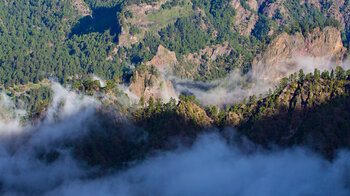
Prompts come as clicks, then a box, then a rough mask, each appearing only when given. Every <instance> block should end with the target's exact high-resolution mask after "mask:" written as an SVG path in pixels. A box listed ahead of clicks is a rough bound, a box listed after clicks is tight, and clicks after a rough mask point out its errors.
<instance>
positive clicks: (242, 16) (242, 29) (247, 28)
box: [230, 0, 259, 36]
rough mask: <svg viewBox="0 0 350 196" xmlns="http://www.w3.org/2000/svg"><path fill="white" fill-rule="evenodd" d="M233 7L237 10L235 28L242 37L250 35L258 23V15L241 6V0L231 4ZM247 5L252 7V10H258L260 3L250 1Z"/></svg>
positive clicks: (234, 0)
mask: <svg viewBox="0 0 350 196" xmlns="http://www.w3.org/2000/svg"><path fill="white" fill-rule="evenodd" d="M230 4H231V6H232V7H233V8H235V10H236V16H235V26H236V27H237V29H236V30H237V31H238V32H239V33H240V34H241V35H246V36H248V35H250V33H251V32H252V30H253V28H254V26H255V24H256V23H257V21H258V19H259V16H258V15H257V14H256V13H253V12H252V11H250V10H248V9H246V8H244V7H243V6H242V5H241V1H240V0H233V1H231V2H230ZM247 4H248V5H249V6H250V8H251V9H252V10H255V11H257V10H258V2H257V1H256V0H249V1H247Z"/></svg>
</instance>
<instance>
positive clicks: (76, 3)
mask: <svg viewBox="0 0 350 196" xmlns="http://www.w3.org/2000/svg"><path fill="white" fill-rule="evenodd" d="M72 6H73V9H74V10H76V11H78V14H79V15H81V16H87V15H91V10H90V8H89V6H88V5H86V3H85V2H84V1H83V0H73V1H72Z"/></svg>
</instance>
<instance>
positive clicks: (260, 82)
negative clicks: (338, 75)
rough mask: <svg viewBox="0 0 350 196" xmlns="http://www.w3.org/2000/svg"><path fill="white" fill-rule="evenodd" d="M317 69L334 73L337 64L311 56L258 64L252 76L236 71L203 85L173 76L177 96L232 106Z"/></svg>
mask: <svg viewBox="0 0 350 196" xmlns="http://www.w3.org/2000/svg"><path fill="white" fill-rule="evenodd" d="M341 66H343V67H344V68H346V69H348V68H350V62H349V61H345V62H343V64H342V65H341ZM315 68H317V69H319V70H321V71H322V70H331V69H335V64H334V62H332V60H331V59H329V58H326V57H324V58H315V57H308V56H295V57H293V58H291V59H286V60H282V61H280V62H278V63H276V64H273V65H263V64H261V63H258V64H257V65H256V66H255V67H254V68H253V69H252V70H251V71H250V72H249V73H247V74H246V75H241V74H240V73H239V71H233V72H232V73H231V74H230V75H229V76H227V77H225V78H223V79H218V80H215V81H212V82H201V81H193V80H186V79H179V78H176V77H174V76H170V77H169V78H168V79H169V80H170V81H172V83H173V85H174V88H175V90H176V91H177V93H178V94H180V93H185V94H192V95H195V96H196V97H197V99H198V100H199V101H200V102H201V103H202V104H204V105H232V104H233V103H235V102H239V101H241V100H243V99H244V98H247V97H249V96H251V95H259V94H265V93H266V92H268V90H269V89H272V90H273V89H274V87H276V86H277V85H278V83H279V81H280V79H282V78H283V77H288V76H289V75H290V74H292V73H295V72H298V71H299V70H300V69H303V70H304V73H305V74H307V73H312V72H314V70H315Z"/></svg>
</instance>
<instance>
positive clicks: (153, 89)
mask: <svg viewBox="0 0 350 196" xmlns="http://www.w3.org/2000/svg"><path fill="white" fill-rule="evenodd" d="M175 64H177V60H176V55H175V53H174V52H171V51H169V50H168V49H166V48H164V47H163V46H162V45H160V46H159V47H158V52H157V54H156V55H155V56H154V57H153V59H152V60H151V61H149V62H147V63H146V64H145V65H143V66H144V69H141V70H137V71H135V74H134V76H133V80H132V82H131V84H130V90H131V92H132V93H134V94H135V95H137V96H138V97H144V98H145V100H148V99H149V98H150V97H153V98H162V99H163V100H164V101H168V100H169V99H170V98H171V97H173V98H176V97H177V96H176V93H175V90H174V87H173V85H172V83H171V82H170V81H166V80H165V78H164V77H163V74H166V73H168V72H170V70H171V69H172V67H174V66H175Z"/></svg>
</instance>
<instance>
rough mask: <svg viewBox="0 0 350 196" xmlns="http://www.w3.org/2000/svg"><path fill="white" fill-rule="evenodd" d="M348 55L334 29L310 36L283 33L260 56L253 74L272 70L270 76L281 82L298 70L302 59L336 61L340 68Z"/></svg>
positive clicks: (318, 31) (315, 30)
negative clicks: (340, 64) (283, 78)
mask: <svg viewBox="0 0 350 196" xmlns="http://www.w3.org/2000/svg"><path fill="white" fill-rule="evenodd" d="M345 52H346V48H345V47H344V46H343V43H342V40H341V33H340V31H339V30H337V29H336V28H334V27H326V28H324V29H323V30H320V29H319V28H316V29H314V31H313V33H311V34H309V35H308V36H307V37H304V36H303V35H302V34H301V33H299V32H297V33H295V34H294V35H289V34H287V33H282V34H280V35H278V36H277V37H276V38H275V39H274V40H273V41H272V42H271V43H270V45H269V46H268V48H267V50H266V51H265V52H264V53H263V54H262V55H261V56H258V57H256V59H255V62H254V63H253V72H254V73H255V74H259V73H261V71H262V70H270V71H269V74H271V75H269V77H272V78H271V79H279V78H282V77H284V76H287V75H289V74H290V73H292V72H295V71H298V70H299V69H300V59H301V58H303V57H311V58H314V59H318V58H319V59H323V60H325V61H324V62H333V63H334V66H336V65H337V64H338V63H340V62H341V61H342V59H343V57H344V54H345ZM312 66H313V65H312ZM321 66H322V65H321ZM266 77H267V76H266Z"/></svg>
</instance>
